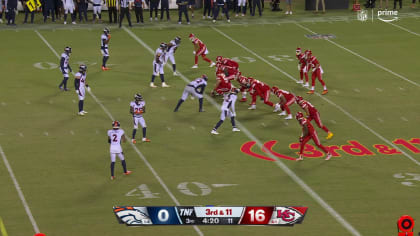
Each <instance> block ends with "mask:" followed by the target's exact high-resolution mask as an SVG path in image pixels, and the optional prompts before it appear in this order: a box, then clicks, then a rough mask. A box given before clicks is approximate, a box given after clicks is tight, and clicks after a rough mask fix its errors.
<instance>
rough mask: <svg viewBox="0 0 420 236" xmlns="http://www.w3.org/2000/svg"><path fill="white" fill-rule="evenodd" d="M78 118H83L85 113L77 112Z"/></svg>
mask: <svg viewBox="0 0 420 236" xmlns="http://www.w3.org/2000/svg"><path fill="white" fill-rule="evenodd" d="M77 114H78V115H79V116H84V115H85V113H83V112H79V113H77Z"/></svg>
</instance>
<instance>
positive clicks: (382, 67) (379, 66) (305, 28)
mask: <svg viewBox="0 0 420 236" xmlns="http://www.w3.org/2000/svg"><path fill="white" fill-rule="evenodd" d="M295 25H297V26H299V27H300V28H302V29H304V30H306V31H308V32H311V33H312V34H316V33H315V32H314V31H312V30H310V29H309V28H307V27H305V26H303V25H301V24H299V23H295ZM325 40H326V41H328V42H330V43H332V44H334V45H335V46H337V47H339V48H341V49H343V50H345V51H347V52H349V53H351V54H353V55H355V56H357V57H359V58H361V59H363V60H365V61H367V62H369V63H371V64H372V65H375V66H376V67H378V68H381V69H382V70H384V71H386V72H389V73H391V74H393V75H395V76H396V77H398V78H400V79H402V80H405V81H406V82H408V83H410V84H413V85H415V86H417V87H420V84H418V83H416V82H414V81H411V80H409V79H407V78H406V77H404V76H402V75H400V74H397V73H395V72H394V71H392V70H390V69H388V68H386V67H384V66H382V65H379V64H378V63H376V62H374V61H372V60H370V59H368V58H366V57H364V56H362V55H360V54H358V53H357V52H354V51H352V50H350V49H348V48H345V47H344V46H341V45H340V44H338V43H336V42H334V41H332V40H330V39H325Z"/></svg>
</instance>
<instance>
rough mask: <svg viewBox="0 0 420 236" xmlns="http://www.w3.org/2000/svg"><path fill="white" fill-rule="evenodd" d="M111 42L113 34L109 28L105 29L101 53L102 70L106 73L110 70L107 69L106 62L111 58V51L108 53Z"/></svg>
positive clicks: (102, 36)
mask: <svg viewBox="0 0 420 236" xmlns="http://www.w3.org/2000/svg"><path fill="white" fill-rule="evenodd" d="M109 40H111V34H110V31H109V29H108V28H105V29H104V33H103V34H102V35H101V52H102V70H103V71H106V70H109V68H108V67H106V62H107V61H108V58H109V51H108V43H109Z"/></svg>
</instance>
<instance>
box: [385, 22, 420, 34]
mask: <svg viewBox="0 0 420 236" xmlns="http://www.w3.org/2000/svg"><path fill="white" fill-rule="evenodd" d="M386 23H388V24H390V25H393V26H395V27H397V28H400V29H402V30H404V31H407V32H408V33H410V34H414V35H416V36H420V34H419V33H416V32H414V31H411V30H409V29H407V28H404V27H402V26H400V25H396V24H394V23H392V22H386Z"/></svg>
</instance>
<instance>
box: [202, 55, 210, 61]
mask: <svg viewBox="0 0 420 236" xmlns="http://www.w3.org/2000/svg"><path fill="white" fill-rule="evenodd" d="M202 58H203V59H204V60H205V61H206V62H208V63H212V61H211V60H210V59H208V58H207V57H206V56H205V55H204V56H202Z"/></svg>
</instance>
